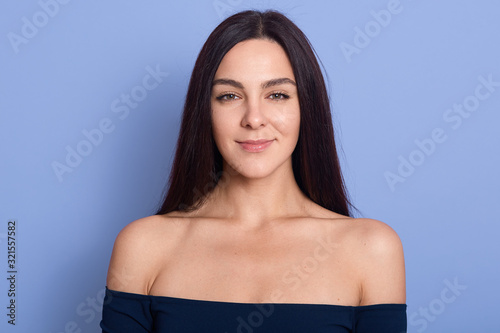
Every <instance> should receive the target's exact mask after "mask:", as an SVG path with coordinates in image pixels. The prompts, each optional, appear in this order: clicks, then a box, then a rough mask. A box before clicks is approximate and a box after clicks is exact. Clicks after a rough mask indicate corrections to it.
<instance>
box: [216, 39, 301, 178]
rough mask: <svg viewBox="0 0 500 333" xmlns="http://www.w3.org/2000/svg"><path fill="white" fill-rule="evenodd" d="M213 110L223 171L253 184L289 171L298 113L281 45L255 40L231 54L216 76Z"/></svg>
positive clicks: (289, 73) (285, 56)
mask: <svg viewBox="0 0 500 333" xmlns="http://www.w3.org/2000/svg"><path fill="white" fill-rule="evenodd" d="M211 105H212V128H213V136H214V139H215V142H216V144H217V147H218V149H219V151H220V153H221V155H222V157H223V159H224V162H225V163H224V164H225V166H224V167H225V168H227V167H230V168H232V169H234V170H236V171H237V172H238V173H240V174H241V175H243V176H245V177H249V178H262V177H266V176H268V175H270V174H272V173H274V172H280V171H279V170H281V171H284V172H286V171H291V166H292V164H291V155H292V152H293V150H294V149H295V146H296V144H297V139H298V136H299V128H300V107H299V100H298V96H297V86H296V83H295V77H294V75H293V69H292V66H291V64H290V61H289V60H288V57H287V55H286V53H285V51H284V50H283V48H282V47H281V46H280V45H279V44H278V43H276V42H273V41H269V40H264V39H251V40H247V41H244V42H241V43H238V44H236V45H235V46H234V47H233V48H232V49H231V50H229V52H228V53H227V54H226V55H225V56H224V58H223V59H222V62H221V63H220V65H219V68H218V69H217V72H216V74H215V78H214V81H213V86H212V96H211ZM288 168H289V170H288Z"/></svg>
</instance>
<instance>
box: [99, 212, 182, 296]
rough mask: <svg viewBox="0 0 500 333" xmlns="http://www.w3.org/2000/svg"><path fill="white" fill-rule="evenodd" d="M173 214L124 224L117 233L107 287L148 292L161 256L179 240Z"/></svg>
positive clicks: (131, 291)
mask: <svg viewBox="0 0 500 333" xmlns="http://www.w3.org/2000/svg"><path fill="white" fill-rule="evenodd" d="M182 225H183V223H182V221H180V219H179V218H177V217H171V216H165V215H163V216H162V215H153V216H148V217H144V218H141V219H138V220H135V221H133V222H131V223H129V224H128V225H126V226H125V227H124V228H123V229H122V230H121V231H120V232H119V233H118V235H117V237H116V240H115V243H114V246H113V252H112V254H111V260H110V264H109V269H108V276H107V281H106V285H107V287H108V288H109V289H112V290H118V291H124V292H130V293H138V294H148V291H149V288H150V286H151V284H152V282H153V281H154V278H155V276H156V273H157V270H158V268H159V266H160V264H161V263H162V259H163V258H165V255H166V254H167V253H168V251H169V249H170V248H172V247H174V246H175V244H176V242H178V241H179V239H180V233H182V229H183V227H182Z"/></svg>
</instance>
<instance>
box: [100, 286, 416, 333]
mask: <svg viewBox="0 0 500 333" xmlns="http://www.w3.org/2000/svg"><path fill="white" fill-rule="evenodd" d="M406 321H407V317H406V304H375V305H365V306H345V305H330V304H299V303H236V302H220V301H206V300H195V299H186V298H177V297H167V296H151V295H142V294H133V293H126V292H121V291H114V290H110V289H108V288H106V295H105V298H104V305H103V312H102V320H101V322H100V327H101V328H102V332H103V333H104V332H106V333H128V332H134V333H143V332H162V333H163V332H165V333H170V332H175V333H177V332H182V333H191V332H193V333H212V332H214V333H215V332H216V333H267V332H269V333H270V332H272V333H279V332H287V333H290V332H301V333H303V332H305V333H403V332H406V327H407V322H406Z"/></svg>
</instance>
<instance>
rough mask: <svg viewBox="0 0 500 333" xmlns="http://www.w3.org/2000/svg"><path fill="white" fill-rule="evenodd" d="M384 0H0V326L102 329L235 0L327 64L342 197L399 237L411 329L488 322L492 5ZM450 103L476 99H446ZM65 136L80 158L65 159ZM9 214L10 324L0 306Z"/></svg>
mask: <svg viewBox="0 0 500 333" xmlns="http://www.w3.org/2000/svg"><path fill="white" fill-rule="evenodd" d="M397 3H398V2H397V1H394V0H391V1H388V0H383V1H378V0H377V1H369V2H368V1H366V2H362V3H361V2H354V1H346V0H344V1H307V2H306V1H304V0H292V1H281V0H279V1H278V0H274V1H271V0H268V1H241V0H220V1H212V0H207V1H147V2H145V1H99V2H98V1H67V0H65V1H62V0H60V2H55V0H42V1H34V0H30V1H20V2H16V1H8V2H5V3H3V4H2V10H1V11H0V34H2V38H0V50H1V51H0V57H1V61H0V147H1V154H0V170H1V176H0V189H1V191H0V208H1V209H0V221H1V224H0V258H3V259H2V260H1V261H0V263H1V264H0V266H1V267H2V273H1V275H0V277H1V278H0V281H1V282H0V295H2V296H1V297H0V309H2V310H1V311H0V312H1V313H0V318H2V319H1V322H0V330H1V331H2V332H5V331H7V332H51V333H60V332H99V328H98V324H99V320H100V318H101V314H100V307H101V304H102V296H103V288H104V286H105V278H106V271H107V266H108V263H109V258H110V254H111V249H112V245H113V241H114V238H115V237H116V235H117V233H118V232H119V230H121V229H122V228H123V227H124V226H125V225H126V224H128V223H130V222H131V221H133V220H135V219H137V218H140V217H144V216H147V215H151V214H153V213H154V210H155V208H156V206H157V204H158V202H159V200H160V198H161V194H162V190H163V188H164V185H165V182H166V179H167V176H168V173H169V168H170V164H171V161H172V154H173V149H174V145H175V140H176V136H177V133H178V128H179V122H180V114H181V109H182V104H183V98H184V97H185V92H186V88H187V84H188V80H189V76H190V73H191V70H192V67H193V65H194V61H195V58H196V56H197V54H198V52H199V50H200V48H201V46H202V44H203V42H204V41H205V39H206V38H207V37H208V34H209V33H210V32H211V31H212V30H213V29H214V28H215V26H216V25H217V24H218V23H219V22H220V21H221V20H222V19H224V18H225V17H227V16H229V15H230V14H232V13H234V12H236V11H240V10H244V9H249V8H252V9H267V8H272V9H277V10H280V11H282V12H284V13H285V14H287V15H288V16H289V17H290V18H291V19H292V20H293V21H294V22H295V23H296V24H297V25H298V26H299V27H300V28H301V29H302V30H303V31H304V32H305V33H306V35H307V36H308V37H309V38H310V40H311V42H312V44H313V46H314V47H315V49H316V51H317V53H318V54H319V57H320V59H321V60H322V62H323V64H324V66H325V70H326V72H327V73H328V87H329V91H330V94H331V99H332V106H333V113H334V125H335V128H336V129H337V140H338V144H339V145H340V146H341V149H342V150H343V154H342V156H341V157H342V163H343V166H344V172H345V177H346V180H347V183H348V187H349V189H350V191H351V194H352V197H353V199H354V203H355V205H356V206H357V207H358V208H359V209H360V211H361V213H362V214H363V216H365V217H371V218H376V219H379V220H381V221H384V222H386V223H387V224H389V225H390V226H391V227H392V228H394V229H395V230H396V231H397V232H398V234H399V235H400V237H401V239H402V241H403V244H404V249H405V256H406V269H407V303H408V320H409V324H408V328H409V332H479V331H481V332H495V330H496V331H498V324H496V322H497V321H498V310H499V307H498V299H497V298H498V296H499V295H500V286H499V283H498V276H499V275H500V268H499V267H500V265H499V262H500V261H499V259H500V258H499V256H500V245H499V244H500V242H498V236H499V232H500V227H499V224H498V222H499V218H498V217H499V216H500V204H499V196H498V190H499V189H500V187H499V185H500V180H499V177H498V164H499V162H500V158H499V143H500V142H499V139H500V135H499V131H498V124H499V123H500V115H499V111H500V86H499V83H498V82H500V43H499V38H498V33H499V32H500V20H499V19H498V14H499V13H500V4H499V3H498V2H496V1H493V0H490V1H486V0H481V1H474V2H472V1H451V0H447V1H429V0H401V1H399V4H397ZM55 4H57V6H56V5H55ZM388 8H389V9H391V10H392V11H393V13H391V12H390V11H389V10H388ZM382 10H384V11H385V12H381V11H382ZM372 11H373V12H372ZM377 13H379V14H377ZM380 13H382V14H383V13H386V14H387V13H391V14H390V15H391V16H390V20H389V19H388V16H387V15H386V16H384V15H382V14H380ZM377 17H378V19H379V22H378V21H377V20H376V18H377ZM384 19H385V21H384ZM360 31H361V32H360ZM148 71H157V72H159V73H160V74H158V75H159V76H158V75H157V79H156V81H155V80H154V79H153V77H150V76H148V75H150V74H148V73H149V72H148ZM167 73H168V74H167ZM144 80H146V86H147V87H149V88H150V90H147V89H145V86H144V83H143V81H144ZM485 80H486V81H487V80H490V81H493V82H494V83H493V84H489V86H486V85H485V84H484V83H482V82H483V81H485ZM495 82H496V83H495ZM153 86H155V87H154V88H152V87H153ZM478 86H479V88H478ZM147 87H146V88H147ZM488 89H489V90H488ZM127 94H128V95H132V98H135V99H136V100H135V101H134V100H132V101H130V102H129V103H130V105H129V106H127V104H126V102H125V101H124V99H123V98H126V95H127ZM478 94H479V95H478ZM476 95H478V96H480V97H481V99H478V98H477V97H476ZM464 103H465V104H466V105H465V106H464V110H465V107H466V108H467V110H472V111H470V112H469V111H467V110H466V112H465V113H463V115H460V114H459V113H458V112H457V111H454V110H453V108H454V105H456V106H455V108H458V107H460V104H464ZM457 105H458V106H457ZM132 106H133V107H132ZM115 111H118V112H115ZM126 112H128V113H126ZM103 122H104V123H106V122H107V125H105V126H104V129H105V130H107V132H108V133H103V134H102V137H101V136H100V135H99V134H96V133H97V132H96V131H95V130H94V129H96V128H99V126H100V123H101V124H102V123H103ZM93 130H94V131H93ZM84 131H88V132H89V133H94V137H93V140H94V143H95V144H92V143H91V142H90V140H89V139H87V138H86V136H85V135H84ZM100 131H101V130H100ZM433 131H434V132H435V133H438V134H439V135H435V137H434V138H432V133H433ZM436 131H437V132H436ZM430 140H432V141H430ZM85 141H87V143H85ZM416 141H417V142H420V144H417V143H416ZM89 142H90V143H89ZM419 145H420V146H419ZM68 147H69V148H68ZM67 149H70V150H77V149H80V151H81V152H82V154H86V155H87V156H82V157H81V160H80V161H79V163H77V162H78V161H77V160H76V159H75V157H73V166H74V167H69V166H68V165H67V162H66V158H67V155H68V150H67ZM70 162H71V160H70ZM58 163H59V164H58ZM412 163H413V165H412ZM54 165H57V166H59V171H58V172H59V175H58V173H57V172H55V169H54ZM61 165H66V168H64V169H60V167H61ZM398 168H399V170H398ZM61 170H63V171H61ZM69 170H71V172H70V171H69ZM387 177H389V179H392V180H389V181H388V178H387ZM398 177H399V178H398ZM9 219H16V220H17V235H16V237H17V258H16V259H17V267H16V268H17V270H18V274H17V281H16V282H17V295H16V296H17V298H16V304H17V308H16V310H17V317H16V322H17V324H16V326H15V327H12V325H9V324H7V319H8V317H7V316H6V313H7V309H6V306H7V305H8V302H9V298H8V297H7V290H8V288H9V286H8V281H7V280H6V277H7V276H8V274H7V260H6V259H7V238H6V237H7V235H6V234H7V222H8V221H9ZM450 285H452V286H453V285H455V287H450ZM457 285H458V287H457Z"/></svg>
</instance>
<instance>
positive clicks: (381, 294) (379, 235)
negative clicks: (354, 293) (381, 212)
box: [358, 219, 406, 305]
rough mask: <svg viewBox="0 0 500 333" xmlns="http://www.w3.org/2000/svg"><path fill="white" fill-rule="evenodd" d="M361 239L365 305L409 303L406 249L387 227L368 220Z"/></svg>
mask: <svg viewBox="0 0 500 333" xmlns="http://www.w3.org/2000/svg"><path fill="white" fill-rule="evenodd" d="M365 220H366V221H364V224H365V225H364V226H363V228H362V230H363V231H362V233H361V237H360V238H359V240H360V242H359V245H358V246H359V247H360V248H361V249H360V251H361V262H362V264H361V265H360V266H361V267H360V268H361V272H360V275H361V291H362V293H361V303H360V305H371V304H383V303H397V304H404V303H406V281H405V263H404V254H403V246H402V244H401V240H400V239H399V237H398V235H397V234H396V232H395V231H394V230H393V229H392V228H391V227H389V226H388V225H387V224H385V223H383V222H380V221H377V220H370V219H365Z"/></svg>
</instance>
